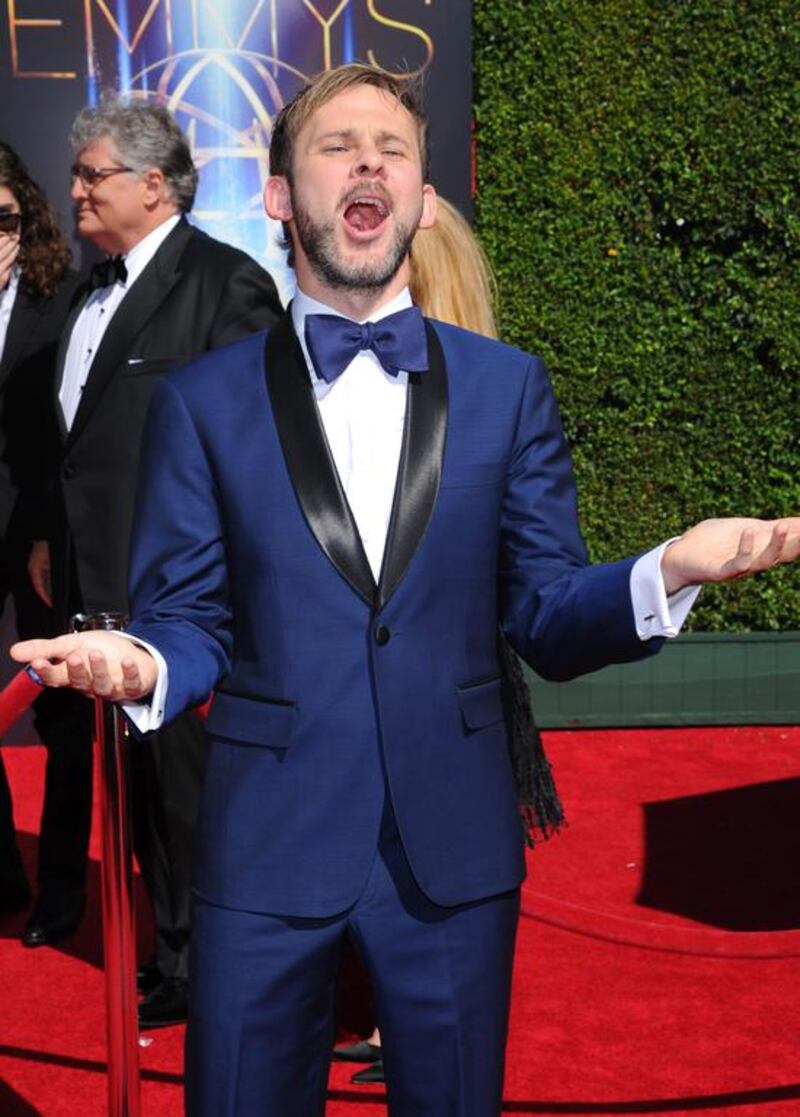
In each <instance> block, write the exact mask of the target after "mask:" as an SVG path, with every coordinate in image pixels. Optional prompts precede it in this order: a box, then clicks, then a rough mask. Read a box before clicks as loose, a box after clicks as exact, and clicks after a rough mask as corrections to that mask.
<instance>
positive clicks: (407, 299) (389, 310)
mask: <svg viewBox="0 0 800 1117" xmlns="http://www.w3.org/2000/svg"><path fill="white" fill-rule="evenodd" d="M413 305H414V304H413V301H412V298H411V292H410V290H409V289H408V287H404V288H403V290H402V291H401V292H400V293H399V294H398V295H395V297H394V298H393V299H392V300H391V301H390V302H388V303H386V304H385V305H384V306H382V307H381V308H380V309H379V310H376V311H375V312H374V313H373V314H369V315H368V316H367V317H366V318H362V319H361V321H362V322H380V321H381V319H382V318H388V317H389V315H390V314H395V313H396V312H397V311H398V310H405V309H406V308H407V307H409V306H413ZM291 310H292V325H293V326H294V332H295V333H296V334H297V340H298V341H299V342H300V348H301V349H302V350H303V356H304V357H305V360H306V367H307V368H308V371H309V374H310V376H311V378H312V380H314V381H316V380H317V374H316V373H315V371H314V366H313V364H312V363H311V358H310V357H309V355H308V349H307V348H306V316H307V315H309V314H335V315H336V317H337V318H346V317H347V315H346V314H342V312H341V311H340V310H334V308H333V307H332V306H328V305H327V304H326V303H322V302H320V301H319V300H318V299H313V298H312V297H311V295H307V294H306V293H305V291H301V290H300V288H299V287H298V288H297V290H296V291H295V295H294V298H293V299H292V307H291Z"/></svg>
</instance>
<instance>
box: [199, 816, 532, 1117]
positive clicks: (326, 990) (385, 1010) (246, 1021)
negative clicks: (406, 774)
mask: <svg viewBox="0 0 800 1117" xmlns="http://www.w3.org/2000/svg"><path fill="white" fill-rule="evenodd" d="M320 856H321V857H324V856H325V848H324V839H322V840H321V842H320ZM518 915H519V891H518V890H516V889H515V890H513V891H511V892H506V893H503V894H502V895H499V896H494V897H491V898H489V899H486V900H482V901H479V902H476V903H469V904H463V905H459V906H457V907H441V906H438V905H436V904H433V903H431V902H430V901H429V900H428V899H427V898H426V897H425V896H424V895H423V893H422V892H421V891H420V889H419V888H418V886H417V884H416V883H415V881H414V879H413V877H412V875H411V872H410V870H409V867H408V862H407V860H406V857H405V854H404V852H403V847H402V843H401V840H400V837H399V834H398V831H397V827H396V824H395V821H394V817H393V815H392V812H391V810H389V809H386V810H385V811H384V818H383V823H382V826H381V834H380V840H379V845H378V849H377V851H376V854H375V858H374V862H373V864H372V867H371V870H370V873H369V876H368V879H367V881H366V883H365V886H364V888H363V890H362V891H361V893H360V895H359V898H358V900H357V901H356V903H355V904H354V905H353V906H352V907H351V908H350V909H349V910H347V911H345V912H343V913H341V914H340V915H336V916H334V917H331V918H327V919H301V918H282V917H279V916H272V915H263V914H254V913H250V912H243V911H235V910H232V909H229V908H223V907H218V906H215V905H213V904H209V903H207V902H204V901H203V900H197V902H196V907H195V922H194V929H193V936H192V959H191V965H190V973H191V974H193V975H195V978H196V979H197V980H195V981H194V982H193V983H192V984H191V986H190V1008H189V1027H188V1031H187V1049H186V1060H187V1065H186V1112H187V1115H188V1117H321V1115H322V1114H324V1111H325V1095H326V1085H327V1079H328V1066H329V1060H330V1054H331V1046H332V1042H333V1034H334V990H335V985H336V975H337V969H338V962H339V957H340V952H341V948H342V944H343V942H344V940H345V938H346V937H350V938H351V939H352V940H353V941H354V942H355V944H356V946H357V948H358V950H359V951H360V953H361V955H362V957H363V959H364V961H365V963H366V965H367V967H368V969H369V972H370V976H371V979H372V983H373V991H374V1002H375V1009H376V1015H377V1022H378V1024H379V1026H380V1029H381V1038H382V1042H383V1056H384V1067H385V1072H386V1079H387V1089H388V1096H389V1113H390V1114H391V1117H496V1115H498V1114H499V1113H500V1107H501V1098H502V1087H503V1067H504V1053H505V1042H506V1033H507V1029H508V1013H509V1001H510V988H511V969H512V961H513V952H514V939H515V934H516V926H517V919H518Z"/></svg>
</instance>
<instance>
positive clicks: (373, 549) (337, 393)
mask: <svg viewBox="0 0 800 1117" xmlns="http://www.w3.org/2000/svg"><path fill="white" fill-rule="evenodd" d="M411 305H412V303H411V294H410V292H409V290H408V288H406V289H405V290H404V291H402V292H401V293H400V294H399V295H398V296H397V297H396V298H394V299H392V301H391V302H390V303H387V304H386V306H382V307H381V308H380V310H378V311H376V312H375V313H374V314H372V315H370V320H371V321H373V322H380V320H381V319H382V318H387V317H388V316H389V315H390V314H395V313H396V312H397V311H398V310H405V309H406V308H407V307H409V306H411ZM308 314H333V315H336V317H339V318H341V317H344V316H343V315H342V314H340V313H339V311H336V310H334V309H333V308H332V307H329V306H325V304H324V303H320V302H317V301H316V299H312V298H311V297H310V296H309V295H305V294H303V292H302V291H300V290H298V291H297V294H296V295H295V297H294V301H293V302H292V324H293V326H294V331H295V333H296V334H297V336H298V338H299V340H300V345H301V347H302V349H303V353H304V354H305V358H306V364H307V365H308V370H309V375H310V377H311V380H312V383H313V385H314V395H315V396H316V399H317V406H318V407H319V413H320V418H321V419H322V426H323V428H324V430H325V437H326V438H327V440H328V445H329V446H330V449H331V454H332V455H333V460H334V463H335V464H336V472H337V473H338V474H339V480H340V481H341V483H342V488H343V489H344V493H345V496H346V497H347V503H348V504H349V505H350V509H351V511H352V513H353V519H354V520H355V522H356V527H357V528H358V534H359V535H360V536H361V542H362V543H363V544H364V550H365V551H366V554H367V559H368V561H369V565H370V569H371V570H372V574H373V577H374V578H375V581H376V582H377V581H379V579H380V576H381V564H382V563H383V551H384V547H385V545H386V536H387V534H388V532H389V519H390V517H391V514H392V503H393V501H394V490H395V483H396V481H397V470H398V467H399V465H400V451H401V449H402V445H403V424H404V422H405V416H406V394H407V391H408V374H407V373H405V372H401V373H400V374H399V375H398V376H390V375H389V374H388V373H387V372H384V370H383V368H382V367H381V363H380V361H379V360H378V358H377V357H376V356H375V354H374V353H373V352H372V350H371V349H362V350H361V352H360V353H357V354H356V355H355V357H354V358H353V360H352V361H351V362H350V364H349V365H348V366H347V368H346V369H345V370H344V372H343V373H342V374H341V376H338V377H337V378H336V380H334V382H333V383H332V384H328V383H327V382H326V381H325V380H321V379H320V378H319V377H318V376H317V374H316V372H315V371H314V367H313V365H312V363H311V358H310V356H309V354H308V350H307V348H306V340H305V320H306V315H308ZM363 321H365V322H366V321H368V319H366V318H365V319H363Z"/></svg>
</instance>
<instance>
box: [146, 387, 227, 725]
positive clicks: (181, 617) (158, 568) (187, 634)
mask: <svg viewBox="0 0 800 1117" xmlns="http://www.w3.org/2000/svg"><path fill="white" fill-rule="evenodd" d="M130 597H131V607H132V608H131V612H132V615H133V617H134V620H133V622H132V623H131V625H130V626H129V629H128V631H129V632H130V634H131V635H133V636H137V637H139V638H140V639H142V640H145V641H147V642H148V643H150V644H153V645H154V646H155V647H156V648H157V649H158V650H159V652H160V653H161V655H163V657H164V659H165V660H166V663H167V667H168V671H169V691H168V694H167V701H166V706H165V711H164V721H165V722H168V721H171V720H172V719H173V718H175V717H176V716H177V715H178V714H179V713H181V712H182V711H183V710H185V709H188V708H190V707H192V706H196V705H198V704H199V703H201V702H203V701H204V700H205V699H206V698H207V697H208V695H209V693H210V692H211V691H212V690H213V689H214V688H215V687H216V685H217V683H218V682H219V680H220V678H222V677H223V676H224V675H225V674H226V673H227V672H228V670H229V667H230V654H231V648H232V624H231V616H230V608H229V604H228V573H227V566H226V562H225V546H224V540H223V527H222V518H221V515H220V509H219V504H218V499H217V487H216V484H215V481H214V476H213V472H212V470H211V466H210V463H209V461H208V459H207V456H206V453H205V450H204V447H203V444H202V441H201V439H200V437H199V434H198V431H197V429H196V427H195V424H194V422H193V420H192V417H191V415H190V413H189V410H188V408H187V406H186V404H185V402H184V400H183V398H182V396H181V395H180V393H179V391H178V390H177V389H176V388H175V387H174V386H173V384H172V383H171V382H170V381H169V380H168V379H167V380H163V381H161V383H160V384H159V385H158V386H157V388H156V390H155V392H154V394H153V399H152V403H151V406H150V412H149V415H148V421H147V426H146V428H145V435H144V441H143V444H142V455H141V459H140V475H139V486H138V493H137V507H136V515H135V520H134V532H133V538H132V543H131V565H130Z"/></svg>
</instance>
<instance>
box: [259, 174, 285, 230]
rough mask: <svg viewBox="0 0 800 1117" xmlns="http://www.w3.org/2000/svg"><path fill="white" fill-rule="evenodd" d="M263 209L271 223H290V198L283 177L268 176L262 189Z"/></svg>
mask: <svg viewBox="0 0 800 1117" xmlns="http://www.w3.org/2000/svg"><path fill="white" fill-rule="evenodd" d="M264 209H265V210H266V211H267V214H268V216H269V217H271V218H272V219H273V221H291V219H292V197H291V194H290V192H289V183H288V182H287V181H286V178H285V177H284V176H283V175H270V177H269V178H268V179H267V184H266V186H265V187H264Z"/></svg>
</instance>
